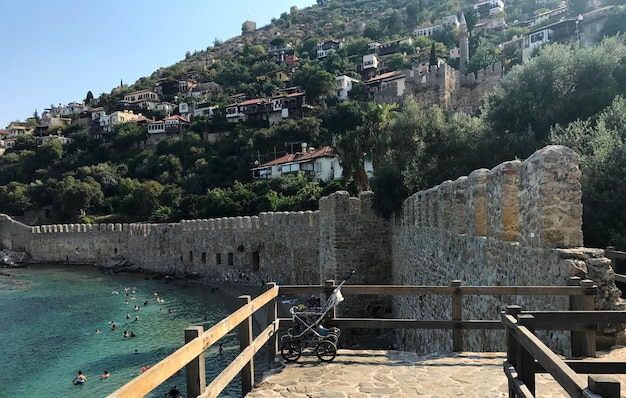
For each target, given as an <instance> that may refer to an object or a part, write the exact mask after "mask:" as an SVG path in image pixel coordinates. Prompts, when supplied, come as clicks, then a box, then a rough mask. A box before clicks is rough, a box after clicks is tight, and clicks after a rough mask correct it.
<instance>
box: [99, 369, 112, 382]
mask: <svg viewBox="0 0 626 398" xmlns="http://www.w3.org/2000/svg"><path fill="white" fill-rule="evenodd" d="M109 376H111V373H109V371H108V370H105V371H104V373H102V376H100V380H104V379H108V378H109Z"/></svg>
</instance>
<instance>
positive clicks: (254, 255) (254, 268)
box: [252, 252, 260, 271]
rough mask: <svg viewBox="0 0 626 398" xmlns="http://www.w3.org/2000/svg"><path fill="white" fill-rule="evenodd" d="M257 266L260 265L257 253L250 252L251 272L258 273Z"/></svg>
mask: <svg viewBox="0 0 626 398" xmlns="http://www.w3.org/2000/svg"><path fill="white" fill-rule="evenodd" d="M259 264H260V259H259V252H252V271H258V270H259Z"/></svg>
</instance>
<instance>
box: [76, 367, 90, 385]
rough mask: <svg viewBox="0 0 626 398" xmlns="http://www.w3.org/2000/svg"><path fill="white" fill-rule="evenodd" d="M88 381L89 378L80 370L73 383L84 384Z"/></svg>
mask: <svg viewBox="0 0 626 398" xmlns="http://www.w3.org/2000/svg"><path fill="white" fill-rule="evenodd" d="M86 381H87V376H85V375H84V374H83V371H82V370H79V371H78V374H77V375H76V377H74V380H73V381H72V383H74V384H83V383H84V382H86Z"/></svg>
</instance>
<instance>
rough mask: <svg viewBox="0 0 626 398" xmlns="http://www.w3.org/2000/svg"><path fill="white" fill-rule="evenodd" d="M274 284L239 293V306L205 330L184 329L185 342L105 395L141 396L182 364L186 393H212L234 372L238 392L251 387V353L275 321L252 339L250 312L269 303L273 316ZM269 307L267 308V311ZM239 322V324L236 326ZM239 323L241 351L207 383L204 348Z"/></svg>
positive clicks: (265, 338)
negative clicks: (257, 293)
mask: <svg viewBox="0 0 626 398" xmlns="http://www.w3.org/2000/svg"><path fill="white" fill-rule="evenodd" d="M277 296H278V287H277V286H276V285H275V284H273V283H271V284H268V290H267V291H266V292H265V293H263V294H261V295H260V296H258V297H257V298H255V299H254V300H252V301H250V296H241V297H240V298H239V299H240V300H241V301H242V304H243V306H242V307H241V308H239V309H238V310H237V311H235V312H234V313H232V314H231V315H230V316H228V317H227V318H226V319H223V320H222V321H220V322H219V323H217V324H216V325H215V326H213V327H212V328H210V329H209V330H207V331H205V332H204V331H203V330H202V326H196V327H191V328H187V329H185V345H184V346H182V347H181V348H179V349H178V350H177V351H175V352H174V353H173V354H171V355H169V356H168V357H167V358H165V359H164V360H162V361H161V362H159V363H158V364H156V365H154V366H153V367H152V368H150V369H149V370H148V371H146V372H144V373H142V374H141V375H139V376H137V377H136V378H135V379H133V380H131V381H130V382H129V383H127V384H125V385H124V386H122V387H121V388H119V389H118V390H116V391H115V392H113V393H112V394H110V395H109V398H114V397H115V398H117V397H119V398H131V397H143V396H145V395H146V394H148V393H149V392H151V391H152V390H154V389H155V388H157V387H158V386H159V385H161V384H162V383H164V382H165V381H166V380H167V379H169V378H170V377H171V376H173V375H174V374H175V373H177V372H178V371H179V370H181V369H182V368H183V367H185V372H186V378H187V394H186V396H188V397H203V398H208V397H216V396H217V395H218V394H219V393H220V392H222V390H223V389H224V388H226V386H227V385H228V383H230V382H231V380H233V379H234V378H235V377H236V376H237V375H238V374H240V373H241V378H242V395H245V394H247V393H248V392H249V391H251V390H252V384H253V382H254V380H253V378H254V369H253V367H254V362H253V357H254V354H255V353H256V352H258V351H259V350H260V349H261V347H263V346H264V344H265V343H267V341H268V340H269V338H270V337H271V336H274V335H275V334H276V331H277V330H278V322H277V321H272V322H269V324H268V326H267V327H266V328H265V329H264V330H263V331H262V332H261V333H260V334H259V336H258V337H257V338H256V339H254V340H252V315H253V314H254V313H255V312H256V311H258V310H259V309H261V308H263V307H264V306H266V305H268V304H269V309H271V308H272V307H273V308H274V313H273V315H272V317H273V318H274V319H277V317H276V312H275V309H276V297H277ZM270 312H271V311H270V310H268V313H270ZM240 324H241V326H239V325H240ZM237 326H239V341H240V348H241V352H240V353H239V355H238V356H237V357H236V358H235V359H234V360H233V361H232V362H231V363H230V365H228V366H227V367H226V369H224V370H223V371H222V373H220V374H219V376H218V377H216V378H215V380H213V381H212V382H211V383H210V384H209V385H208V386H207V385H206V375H205V371H204V352H205V351H206V350H207V349H208V348H209V347H211V345H213V343H215V342H216V341H218V340H219V339H221V338H222V337H224V336H225V335H226V334H227V333H229V332H230V331H231V330H233V329H234V328H236V327H237Z"/></svg>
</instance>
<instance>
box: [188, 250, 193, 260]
mask: <svg viewBox="0 0 626 398" xmlns="http://www.w3.org/2000/svg"><path fill="white" fill-rule="evenodd" d="M189 262H190V263H193V252H192V251H191V250H190V251H189Z"/></svg>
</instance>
